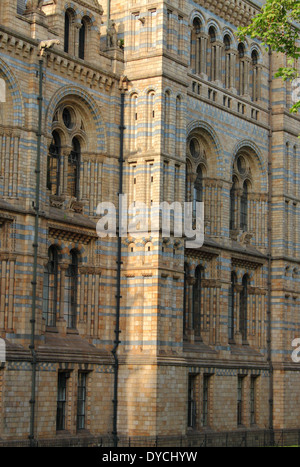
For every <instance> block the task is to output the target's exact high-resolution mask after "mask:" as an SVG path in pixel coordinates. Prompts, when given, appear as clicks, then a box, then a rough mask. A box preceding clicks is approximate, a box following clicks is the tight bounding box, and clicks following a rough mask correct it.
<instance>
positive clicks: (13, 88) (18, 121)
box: [0, 58, 25, 127]
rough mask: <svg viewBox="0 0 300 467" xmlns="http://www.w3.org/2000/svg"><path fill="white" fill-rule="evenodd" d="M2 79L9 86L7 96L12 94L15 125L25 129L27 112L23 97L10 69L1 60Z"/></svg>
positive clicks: (0, 72) (0, 74) (0, 71)
mask: <svg viewBox="0 0 300 467" xmlns="http://www.w3.org/2000/svg"><path fill="white" fill-rule="evenodd" d="M0 78H3V79H4V81H5V83H6V84H7V90H6V96H8V94H10V96H11V98H12V102H13V112H12V119H13V122H12V123H13V125H16V126H19V127H23V126H25V111H24V102H23V97H22V94H21V91H20V88H19V85H18V82H17V79H16V78H15V75H14V74H13V72H12V71H11V69H10V67H9V66H8V65H7V64H6V63H5V62H4V61H3V60H2V59H1V58H0Z"/></svg>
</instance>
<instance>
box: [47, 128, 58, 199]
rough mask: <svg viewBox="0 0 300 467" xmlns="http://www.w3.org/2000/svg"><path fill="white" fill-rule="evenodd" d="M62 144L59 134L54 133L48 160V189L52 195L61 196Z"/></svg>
mask: <svg viewBox="0 0 300 467" xmlns="http://www.w3.org/2000/svg"><path fill="white" fill-rule="evenodd" d="M60 162H61V143H60V137H59V134H58V133H57V132H56V131H53V133H52V142H51V144H50V148H49V154H48V159H47V188H48V189H49V190H50V192H51V194H52V195H58V194H59V186H60Z"/></svg>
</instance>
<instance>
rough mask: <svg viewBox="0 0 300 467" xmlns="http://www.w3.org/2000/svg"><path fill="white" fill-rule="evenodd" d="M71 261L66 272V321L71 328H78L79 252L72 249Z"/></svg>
mask: <svg viewBox="0 0 300 467" xmlns="http://www.w3.org/2000/svg"><path fill="white" fill-rule="evenodd" d="M70 255H71V262H70V264H69V266H68V269H67V272H66V315H67V316H66V321H67V326H68V328H70V329H75V328H76V317H77V287H78V252H77V251H76V250H74V249H73V250H71V251H70Z"/></svg>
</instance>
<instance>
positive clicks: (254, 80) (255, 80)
mask: <svg viewBox="0 0 300 467" xmlns="http://www.w3.org/2000/svg"><path fill="white" fill-rule="evenodd" d="M257 64H258V52H257V51H256V50H253V51H252V54H251V87H252V100H253V101H257V100H258V99H259V87H260V82H259V81H260V77H259V70H258V66H257Z"/></svg>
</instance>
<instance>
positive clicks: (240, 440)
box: [0, 428, 300, 448]
mask: <svg viewBox="0 0 300 467" xmlns="http://www.w3.org/2000/svg"><path fill="white" fill-rule="evenodd" d="M114 442H115V439H114V437H113V436H110V435H106V436H89V435H85V436H77V437H76V436H74V437H72V436H69V437H63V436H61V435H60V436H57V437H56V438H51V439H37V440H36V441H35V446H36V447H94V448H105V447H114ZM29 446H30V441H29V440H7V441H4V440H0V447H29ZM279 446H282V447H289V446H297V447H300V428H299V429H291V430H247V431H246V430H236V431H231V432H205V433H204V432H203V433H194V434H189V435H186V436H154V437H139V436H134V437H125V436H119V438H118V447H120V448H122V447H130V448H134V447H145V448H150V447H151V448H166V447H176V448H187V447H188V448H201V447H279Z"/></svg>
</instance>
